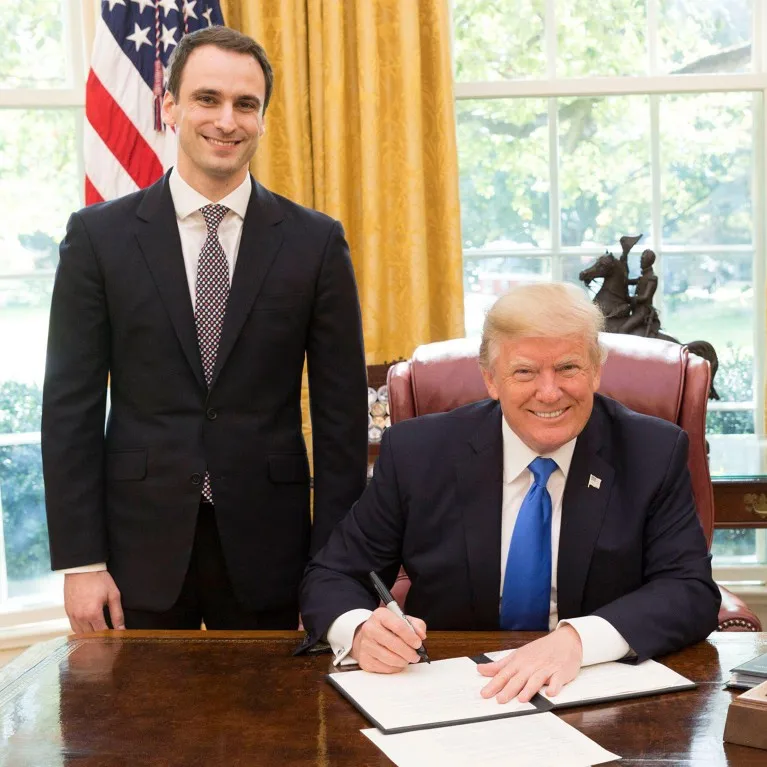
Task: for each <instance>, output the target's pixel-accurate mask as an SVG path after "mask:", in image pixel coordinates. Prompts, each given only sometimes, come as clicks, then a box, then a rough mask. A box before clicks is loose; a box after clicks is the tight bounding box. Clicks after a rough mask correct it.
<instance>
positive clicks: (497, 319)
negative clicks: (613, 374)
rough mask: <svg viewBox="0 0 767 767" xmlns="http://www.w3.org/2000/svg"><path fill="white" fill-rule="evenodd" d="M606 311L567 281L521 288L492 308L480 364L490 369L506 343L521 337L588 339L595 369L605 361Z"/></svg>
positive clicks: (517, 288)
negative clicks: (601, 337)
mask: <svg viewBox="0 0 767 767" xmlns="http://www.w3.org/2000/svg"><path fill="white" fill-rule="evenodd" d="M604 324H605V320H604V317H603V316H602V312H601V311H600V310H599V308H598V307H596V306H595V305H594V304H592V303H591V301H589V300H588V298H587V297H586V295H585V294H584V293H583V291H582V290H581V289H580V288H578V287H576V286H575V285H571V284H569V283H566V282H538V283H533V284H531V285H519V286H517V287H515V288H512V289H511V290H510V291H509V292H508V293H506V294H505V295H503V296H501V297H500V298H499V299H498V300H497V301H496V302H495V303H494V304H493V305H492V307H491V308H490V310H489V311H488V313H487V316H486V317H485V324H484V326H483V328H482V343H481V345H480V347H479V365H480V367H482V368H484V369H485V370H490V369H491V368H492V366H493V363H494V362H495V358H496V357H497V355H498V344H499V342H500V341H502V340H513V339H517V338H538V337H542V338H560V337H574V338H584V339H585V340H586V344H587V346H588V347H589V356H590V357H591V361H592V363H593V364H594V367H595V368H599V366H600V365H601V364H602V363H603V362H604V360H605V356H606V354H605V351H604V350H603V349H602V347H601V346H600V344H599V333H600V331H602V330H604Z"/></svg>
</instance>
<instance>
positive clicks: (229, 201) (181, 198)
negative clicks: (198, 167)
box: [168, 168, 251, 220]
mask: <svg viewBox="0 0 767 767" xmlns="http://www.w3.org/2000/svg"><path fill="white" fill-rule="evenodd" d="M168 185H169V186H170V196H171V197H172V198H173V207H174V208H175V209H176V216H178V218H179V219H181V220H183V219H185V218H187V217H188V216H190V215H192V213H196V212H197V211H198V210H199V209H200V208H202V207H203V206H205V205H212V204H213V203H211V201H210V200H209V199H207V198H206V197H205V196H204V195H201V194H200V193H199V192H198V191H197V190H196V189H193V188H192V187H191V186H189V184H187V183H186V181H184V179H183V178H181V174H180V173H179V172H178V171H177V170H176V168H173V170H172V171H171V172H170V178H169V179H168ZM250 192H251V183H250V174H249V173H248V174H246V176H245V179H244V180H243V182H242V183H241V184H240V185H239V186H238V187H237V188H236V189H233V190H232V191H231V192H229V194H228V195H227V196H226V197H224V198H223V199H222V200H219V201H218V203H217V204H218V205H225V206H226V207H227V208H229V210H231V211H232V212H233V213H236V214H237V215H238V216H239V217H240V218H242V219H244V218H245V212H246V211H247V209H248V202H250Z"/></svg>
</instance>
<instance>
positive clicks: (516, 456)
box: [501, 418, 578, 484]
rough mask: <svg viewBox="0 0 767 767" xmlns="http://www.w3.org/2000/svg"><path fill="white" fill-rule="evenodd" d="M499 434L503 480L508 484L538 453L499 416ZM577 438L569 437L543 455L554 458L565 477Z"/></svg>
mask: <svg viewBox="0 0 767 767" xmlns="http://www.w3.org/2000/svg"><path fill="white" fill-rule="evenodd" d="M501 434H502V435H503V481H504V483H505V484H509V483H511V482H513V481H514V480H515V479H516V478H517V477H518V476H519V475H520V474H521V473H522V472H523V471H524V470H525V469H526V468H527V467H528V465H529V464H530V462H531V461H532V460H533V459H535V458H537V457H538V453H536V452H535V450H533V449H532V448H529V447H528V446H527V445H526V444H525V443H524V442H523V441H522V440H521V439H520V438H519V437H518V436H517V435H516V433H515V432H514V431H513V430H512V428H511V426H509V424H508V423H507V422H506V419H505V418H501ZM577 439H578V438H577V437H576V438H575V439H571V440H570V441H569V442H566V443H565V444H564V445H562V446H561V447H558V448H557V449H556V450H553V451H552V452H550V453H545V454H544V455H543V457H544V458H552V459H554V461H555V462H556V464H557V467H558V468H559V470H560V471H561V472H562V473H563V474H564V475H565V479H567V473H568V472H569V471H570V464H571V463H572V460H573V451H574V450H575V442H576V440H577Z"/></svg>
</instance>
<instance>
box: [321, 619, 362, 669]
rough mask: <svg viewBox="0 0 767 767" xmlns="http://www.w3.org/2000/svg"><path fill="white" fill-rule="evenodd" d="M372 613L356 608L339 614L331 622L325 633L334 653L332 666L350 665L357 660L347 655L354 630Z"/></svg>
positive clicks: (352, 640) (350, 647)
mask: <svg viewBox="0 0 767 767" xmlns="http://www.w3.org/2000/svg"><path fill="white" fill-rule="evenodd" d="M372 614H373V613H372V612H371V611H370V610H365V609H363V608H361V607H360V608H358V609H356V610H349V611H348V612H345V613H344V614H343V615H339V616H338V617H337V618H336V619H335V620H334V621H333V622H332V623H331V624H330V628H329V629H328V633H327V641H328V644H329V645H330V649H331V650H332V651H333V655H335V656H336V657H335V660H334V661H333V665H334V666H339V665H340V666H351V665H352V664H353V663H356V662H357V661H356V660H354V658H348V657H347V656H348V655H349V653H350V652H351V649H352V643H353V642H354V632H355V631H356V630H357V626H359V625H361V624H362V623H364V622H365V621H366V620H367V619H368V618H369V617H370V616H371V615H372Z"/></svg>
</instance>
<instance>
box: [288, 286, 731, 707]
mask: <svg viewBox="0 0 767 767" xmlns="http://www.w3.org/2000/svg"><path fill="white" fill-rule="evenodd" d="M602 323H603V319H602V316H601V314H600V313H599V310H598V309H597V308H596V307H594V306H593V305H592V304H591V303H590V302H589V301H588V299H587V298H586V297H585V296H584V295H583V293H582V292H581V291H580V290H579V289H578V288H576V287H575V286H572V285H564V284H535V285H528V286H524V287H520V288H516V289H515V290H513V291H511V292H510V293H508V294H507V295H506V296H505V297H503V298H501V299H499V300H498V301H497V302H496V304H495V305H494V306H493V308H492V309H491V310H490V312H489V314H488V316H487V318H486V320H485V326H484V331H483V340H482V345H481V348H480V367H481V369H482V374H483V377H484V379H485V384H486V386H487V390H488V393H489V394H490V397H491V399H490V400H485V401H483V402H479V403H476V404H472V405H467V406H465V407H461V408H457V409H456V410H453V411H452V412H449V413H442V414H438V415H428V416H423V417H421V418H414V419H411V420H407V421H404V422H402V423H399V424H396V425H395V426H393V427H392V428H391V429H389V430H388V431H387V432H386V433H385V436H384V440H383V442H382V444H381V453H380V457H379V459H378V463H377V464H376V468H375V472H374V475H373V481H372V482H371V484H370V485H369V487H368V488H367V490H366V491H365V493H364V494H363V496H362V497H361V498H360V500H359V502H358V503H357V504H356V505H355V506H354V508H353V509H352V510H351V512H350V513H349V514H348V515H347V516H346V517H345V518H344V520H343V521H342V522H341V524H339V525H338V527H337V528H336V529H335V531H334V532H333V534H332V535H331V537H330V540H329V541H328V543H327V544H326V546H325V547H324V548H323V549H322V550H321V551H320V552H319V553H318V554H317V555H316V556H315V557H314V559H313V560H312V561H311V562H310V564H309V566H308V568H307V571H306V575H305V577H304V582H303V584H302V593H301V613H302V617H303V622H304V626H305V627H306V629H307V632H308V637H307V643H306V644H307V646H310V645H311V644H313V643H315V642H317V641H318V640H320V639H323V638H325V639H327V641H328V642H329V643H330V645H331V648H332V649H333V650H334V652H335V654H336V662H337V663H338V662H341V661H343V659H344V658H345V657H346V656H347V655H350V656H351V658H353V659H354V660H356V661H357V662H358V663H359V664H360V666H361V667H362V668H363V669H367V670H369V671H375V672H381V673H393V672H396V671H400V670H401V669H402V668H404V667H405V666H406V665H407V664H408V663H415V662H417V661H418V656H417V654H416V652H415V649H416V648H418V647H420V645H421V641H422V640H423V639H424V638H425V632H426V624H428V625H429V627H430V628H432V629H450V630H497V629H499V628H501V629H509V630H549V631H550V632H551V633H549V634H548V635H547V636H545V637H543V638H541V639H538V640H536V641H534V642H530V643H529V644H528V645H526V646H525V647H523V648H521V649H519V650H517V651H516V652H515V653H512V654H511V655H509V656H507V657H505V658H504V659H503V660H501V661H497V662H495V663H491V664H487V665H485V666H479V670H480V673H482V674H484V675H486V676H489V677H492V679H491V680H490V681H489V683H488V684H487V685H486V686H485V688H484V690H483V695H485V696H486V697H490V696H492V695H497V697H498V700H499V701H500V702H506V701H508V700H509V699H511V698H512V697H515V696H517V695H519V700H520V701H527V700H529V699H530V698H531V697H532V696H533V695H534V694H535V693H536V692H537V691H538V690H539V689H540V688H541V686H543V685H545V684H548V685H549V692H550V693H551V694H556V693H557V692H558V691H559V690H560V689H561V687H562V685H563V684H566V683H567V682H569V681H570V680H571V679H573V678H574V677H575V676H576V674H577V673H578V670H579V668H580V667H581V666H582V665H589V664H592V663H598V662H602V661H609V660H617V659H619V658H623V657H625V656H627V655H631V654H633V655H635V656H636V657H637V658H638V659H639V660H644V659H645V658H649V657H651V656H654V655H658V654H661V653H666V652H671V651H673V650H677V649H679V648H681V647H683V646H684V645H686V644H689V643H691V642H695V641H698V640H700V639H702V638H704V637H705V636H706V635H707V634H708V633H709V632H711V631H713V630H714V629H715V628H716V625H717V611H718V609H719V602H720V597H719V592H718V589H717V587H716V585H715V584H714V582H713V580H712V578H711V563H710V557H709V554H708V552H707V548H706V541H705V538H704V535H703V531H702V528H701V525H700V522H699V520H698V517H697V514H696V511H695V503H694V500H693V494H692V487H691V482H690V475H689V471H688V469H687V448H688V439H687V435H686V434H685V432H683V431H681V430H680V429H679V428H678V427H677V426H675V425H674V424H671V423H669V422H667V421H662V420H660V419H657V418H652V417H650V416H645V415H640V414H638V413H635V412H633V411H631V410H628V409H627V408H625V407H623V406H622V405H620V404H619V403H617V402H615V401H614V400H611V399H608V398H607V397H603V396H600V395H599V394H596V393H595V392H596V390H597V388H598V386H599V378H600V368H601V364H602V356H601V351H600V347H599V336H598V333H599V330H600V329H601V327H602ZM400 565H404V567H405V570H406V571H407V573H408V575H409V576H410V579H411V581H412V586H411V588H410V591H409V592H408V595H407V602H406V611H407V612H408V613H409V614H410V615H414V616H418V618H413V619H412V622H413V623H414V626H415V629H416V632H414V631H412V630H411V629H410V627H409V626H408V625H407V624H406V623H405V622H404V621H402V620H401V619H400V618H398V617H397V616H396V615H394V614H392V613H391V612H390V611H389V610H386V609H383V608H379V609H376V607H377V604H378V600H377V598H376V596H375V594H374V593H373V592H372V590H371V588H370V584H369V580H368V573H369V571H371V570H375V571H377V572H379V573H380V574H381V575H382V577H383V578H384V580H385V581H388V582H389V584H390V583H391V582H392V581H393V580H394V578H395V577H396V574H397V571H398V569H399V567H400Z"/></svg>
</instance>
